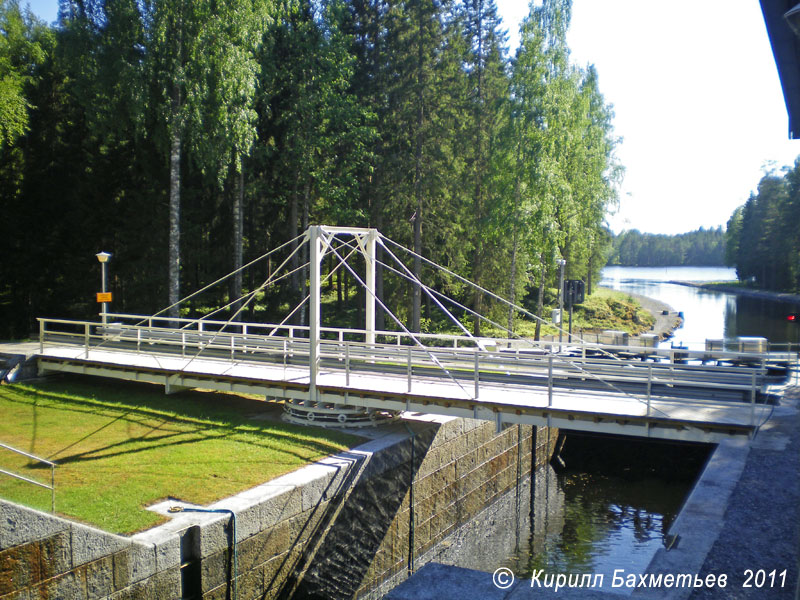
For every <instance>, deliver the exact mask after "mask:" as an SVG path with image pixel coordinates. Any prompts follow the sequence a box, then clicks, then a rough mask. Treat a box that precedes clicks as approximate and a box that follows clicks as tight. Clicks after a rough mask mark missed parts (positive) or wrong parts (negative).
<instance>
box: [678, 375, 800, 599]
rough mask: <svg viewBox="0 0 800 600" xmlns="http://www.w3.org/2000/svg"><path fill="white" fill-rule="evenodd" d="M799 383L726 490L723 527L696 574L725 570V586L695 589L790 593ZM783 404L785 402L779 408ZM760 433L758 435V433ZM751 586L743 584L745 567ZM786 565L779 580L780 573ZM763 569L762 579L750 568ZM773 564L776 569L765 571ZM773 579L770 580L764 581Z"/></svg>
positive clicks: (797, 546)
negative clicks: (728, 496) (730, 489)
mask: <svg viewBox="0 0 800 600" xmlns="http://www.w3.org/2000/svg"><path fill="white" fill-rule="evenodd" d="M798 405H800V387H798V386H795V387H787V388H786V389H785V390H784V399H783V400H782V402H781V409H782V410H781V411H780V412H779V411H777V410H776V414H775V415H774V416H773V419H772V421H770V423H769V428H770V431H769V433H768V435H765V434H766V433H767V432H766V431H764V432H761V433H759V435H757V436H756V438H755V439H754V440H753V442H752V447H751V450H750V453H749V455H748V458H747V462H746V464H745V467H744V471H743V473H742V476H741V478H740V479H739V481H738V483H737V484H736V487H735V489H734V490H733V493H732V495H731V499H730V503H729V505H728V508H727V510H726V512H725V516H724V522H725V523H724V528H723V530H722V532H721V533H720V536H719V538H717V540H716V542H715V543H714V545H713V546H712V548H711V551H710V552H709V553H708V556H706V559H705V563H704V564H703V568H702V570H701V574H702V575H703V576H705V575H706V574H708V573H715V574H722V573H726V574H727V575H728V581H729V583H728V585H727V587H726V588H725V589H720V588H714V589H697V590H695V591H694V593H693V594H692V595H691V598H692V600H698V599H707V598H714V599H717V598H726V599H727V598H735V599H747V600H750V599H753V600H755V599H758V600H761V599H769V600H772V599H773V598H774V599H783V598H786V599H787V600H789V599H792V598H796V597H797V594H798V591H799V590H800V588H798V556H799V554H800V552H799V551H800V411H798V410H797V407H798ZM784 407H785V408H784ZM762 436H763V438H762ZM748 569H750V570H751V571H753V573H754V576H753V577H752V578H751V580H750V584H751V586H752V587H748V588H745V587H744V585H745V583H746V578H747V570H748ZM784 569H785V570H786V576H785V585H781V584H782V582H783V578H781V576H780V573H781V572H782V571H783V570H784ZM759 570H763V571H764V574H765V575H766V577H765V582H764V584H762V585H761V587H756V584H757V583H759V581H760V580H757V579H756V577H755V574H757V572H758V571H759ZM773 570H775V571H776V575H775V576H774V578H770V576H769V574H770V573H771V572H772V571H773ZM772 581H774V582H775V585H770V584H771V582H772Z"/></svg>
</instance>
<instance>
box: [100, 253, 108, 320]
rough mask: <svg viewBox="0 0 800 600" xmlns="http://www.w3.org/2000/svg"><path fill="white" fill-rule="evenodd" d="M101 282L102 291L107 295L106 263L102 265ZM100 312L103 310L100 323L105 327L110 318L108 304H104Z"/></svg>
mask: <svg viewBox="0 0 800 600" xmlns="http://www.w3.org/2000/svg"><path fill="white" fill-rule="evenodd" d="M100 280H101V284H100V291H101V292H103V293H104V294H105V293H106V263H104V262H101V263H100ZM100 310H101V312H100V321H101V322H102V323H103V325H105V324H106V319H107V318H108V317H107V314H108V308H107V303H106V302H103V304H102V308H101V309H100Z"/></svg>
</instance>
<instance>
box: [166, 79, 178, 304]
mask: <svg viewBox="0 0 800 600" xmlns="http://www.w3.org/2000/svg"><path fill="white" fill-rule="evenodd" d="M179 105H180V95H179V93H178V92H175V94H174V95H173V100H172V115H173V119H172V133H171V139H170V152H169V252H168V260H169V268H168V278H169V284H168V285H169V287H168V289H169V304H170V306H171V308H170V309H169V316H170V317H178V316H180V307H179V306H178V305H177V304H178V300H180V293H181V282H180V273H181V127H180V125H179V123H178V120H179V117H178V114H177V113H178V107H179ZM173 305H174V306H173Z"/></svg>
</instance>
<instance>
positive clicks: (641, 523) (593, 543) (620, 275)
mask: <svg viewBox="0 0 800 600" xmlns="http://www.w3.org/2000/svg"><path fill="white" fill-rule="evenodd" d="M735 278H736V277H735V273H734V271H733V270H732V269H719V268H692V267H680V268H667V269H664V268H659V269H654V268H630V267H608V268H606V269H605V270H604V271H603V280H602V281H601V285H603V286H605V287H610V288H613V289H617V290H621V291H626V292H631V293H635V294H640V295H643V296H648V297H651V298H655V299H657V300H660V301H662V302H665V303H667V304H669V305H670V306H672V307H673V308H674V309H675V310H677V311H682V312H683V313H684V325H683V327H681V328H680V329H678V330H677V331H676V332H675V336H674V338H673V340H671V342H670V343H672V342H674V343H675V344H678V343H680V344H685V345H688V346H689V347H690V348H703V347H704V344H705V340H706V339H719V338H734V337H737V336H754V337H765V338H767V339H768V340H769V341H770V342H771V343H774V344H782V343H786V342H792V343H799V342H800V324H796V323H791V322H790V321H787V319H786V315H787V314H789V313H798V312H800V306H798V305H797V304H794V303H786V302H778V301H774V300H764V299H760V298H751V297H746V296H737V295H734V294H727V293H721V292H710V291H706V290H701V289H698V288H694V287H690V286H685V285H679V284H676V283H670V282H675V281H683V282H701V281H732V280H735ZM567 435H568V437H567V448H569V446H570V437H569V436H570V434H569V433H568V434H567ZM585 441H586V440H585V439H584V442H585ZM588 443H589V445H582V446H581V445H579V446H580V447H579V448H577V450H575V451H574V452H573V455H572V457H571V458H567V459H566V462H567V466H568V467H569V468H568V469H566V470H563V471H561V472H558V473H556V472H555V471H554V470H553V469H552V467H546V468H544V469H540V470H539V471H538V472H537V473H535V474H534V476H533V481H534V486H533V490H532V492H531V493H532V494H533V497H532V498H531V505H532V507H533V510H532V512H531V517H530V521H525V527H524V531H522V533H521V534H518V536H517V537H518V539H517V541H516V543H515V544H514V550H513V551H512V552H510V553H509V554H508V555H507V557H506V559H505V561H503V563H502V565H503V566H507V567H509V568H511V570H512V571H513V572H514V573H515V575H516V576H517V578H518V579H519V578H523V579H524V578H527V579H530V577H531V576H532V574H533V573H534V572H535V571H539V570H544V572H546V573H556V574H558V573H565V574H569V573H591V574H603V575H604V583H605V587H609V586H610V584H611V579H612V576H613V573H614V570H615V569H624V570H625V573H626V574H629V573H644V572H645V570H646V568H647V566H648V564H649V563H650V561H651V560H652V558H653V556H654V554H655V553H656V551H657V550H658V549H659V548H661V547H663V545H664V538H665V535H666V533H667V530H668V529H669V527H670V525H671V523H672V521H673V520H674V518H675V517H676V516H677V514H678V512H679V511H680V509H681V506H682V505H683V502H684V500H685V498H686V496H687V494H688V493H689V491H690V490H691V489H692V486H693V484H694V481H695V479H696V477H697V476H698V475H699V473H700V471H701V470H702V467H703V465H704V462H705V456H707V453H708V451H709V449H708V448H707V447H706V448H702V449H701V448H698V447H696V448H695V450H694V451H693V450H692V449H688V450H687V449H686V448H681V447H678V446H671V445H668V444H667V445H664V444H662V445H659V444H657V443H654V444H647V443H644V442H641V441H638V442H636V441H631V440H630V439H629V440H625V439H617V440H614V441H608V442H604V441H603V440H602V439H595V440H590V441H589V442H588ZM592 444H596V445H592ZM574 446H575V444H573V447H574ZM693 452H694V454H692V453H693ZM580 456H585V457H592V458H593V459H594V460H590V461H588V462H587V463H585V464H579V463H581V461H580V460H578V461H576V457H580ZM665 464H667V465H668V464H674V465H683V466H684V467H685V468H683V469H682V470H681V472H667V471H663V470H661V471H659V470H658V469H650V468H648V467H647V465H665ZM654 471H657V472H654ZM483 570H488V569H486V568H484V569H483ZM614 591H616V592H617V593H619V592H623V593H624V592H625V591H626V588H622V589H616V590H614ZM627 591H629V590H627Z"/></svg>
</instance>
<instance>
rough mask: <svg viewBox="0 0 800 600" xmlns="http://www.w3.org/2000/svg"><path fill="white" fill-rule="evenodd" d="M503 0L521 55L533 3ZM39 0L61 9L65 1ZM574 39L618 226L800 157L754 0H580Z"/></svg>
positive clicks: (655, 221)
mask: <svg viewBox="0 0 800 600" xmlns="http://www.w3.org/2000/svg"><path fill="white" fill-rule="evenodd" d="M497 3H498V9H499V11H500V14H501V16H502V17H503V21H504V22H505V24H506V27H507V29H508V31H509V46H510V48H511V53H512V55H513V52H514V49H515V48H516V46H517V44H518V39H519V36H518V30H519V23H520V22H521V20H522V19H523V18H524V17H525V15H526V14H527V13H528V5H527V3H526V2H524V1H522V0H497ZM30 5H31V8H32V10H33V11H34V12H35V13H36V14H38V15H39V16H40V17H41V18H43V19H44V20H46V21H54V20H55V19H56V14H57V9H58V2H57V0H32V1H31V2H30ZM568 40H569V45H570V48H571V50H572V60H573V62H574V63H575V64H577V65H579V66H583V67H585V66H587V65H589V64H594V65H595V67H596V69H597V72H598V75H599V83H600V91H601V92H602V93H603V95H604V97H605V99H606V102H608V103H610V104H611V105H613V107H614V113H615V117H614V134H615V135H616V136H617V137H619V138H621V142H620V144H619V145H618V147H617V152H616V156H617V160H618V162H619V163H620V164H622V165H623V166H624V167H625V177H624V180H623V182H622V184H621V186H620V188H619V198H620V203H619V208H618V209H617V211H616V214H614V215H612V216H610V217H609V225H610V226H611V228H612V230H614V231H615V232H617V233H619V232H620V231H622V230H624V229H638V230H639V231H642V232H650V233H666V234H676V233H683V232H686V231H692V230H695V229H697V228H699V227H706V228H709V227H716V226H718V225H722V226H723V227H724V226H725V223H726V222H727V220H728V218H729V217H730V215H731V213H732V212H733V211H734V209H735V208H736V207H737V206H740V205H742V204H743V203H744V202H745V201H746V200H747V198H748V196H749V195H750V193H751V191H755V190H756V187H757V185H758V182H759V180H760V179H761V178H762V177H763V176H764V174H765V172H766V170H768V169H778V170H780V168H781V167H783V166H785V165H792V164H793V163H794V160H795V158H797V157H798V156H799V155H800V140H797V141H792V140H789V138H788V117H787V114H786V107H785V105H784V103H783V94H782V92H781V87H780V81H779V79H778V74H777V69H776V67H775V61H774V59H773V56H772V50H771V48H770V45H769V39H768V38H767V33H766V27H765V26H764V19H763V17H762V15H761V9H760V6H759V3H758V2H756V1H755V0H671V1H670V2H662V1H657V0H573V10H572V24H571V28H570V33H569V38H568Z"/></svg>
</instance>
